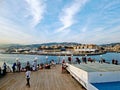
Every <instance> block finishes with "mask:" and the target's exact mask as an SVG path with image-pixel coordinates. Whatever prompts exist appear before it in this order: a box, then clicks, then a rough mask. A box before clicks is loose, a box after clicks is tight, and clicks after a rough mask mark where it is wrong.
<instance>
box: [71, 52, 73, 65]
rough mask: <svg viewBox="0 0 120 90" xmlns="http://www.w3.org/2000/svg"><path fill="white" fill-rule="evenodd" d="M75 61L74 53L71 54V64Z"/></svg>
mask: <svg viewBox="0 0 120 90" xmlns="http://www.w3.org/2000/svg"><path fill="white" fill-rule="evenodd" d="M72 63H73V54H71V64H72Z"/></svg>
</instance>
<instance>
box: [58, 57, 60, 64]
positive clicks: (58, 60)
mask: <svg viewBox="0 0 120 90" xmlns="http://www.w3.org/2000/svg"><path fill="white" fill-rule="evenodd" d="M58 64H60V56H58Z"/></svg>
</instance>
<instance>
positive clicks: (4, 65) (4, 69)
mask: <svg viewBox="0 0 120 90" xmlns="http://www.w3.org/2000/svg"><path fill="white" fill-rule="evenodd" d="M6 69H7V65H6V63H5V62H4V63H3V74H4V75H5V74H6Z"/></svg>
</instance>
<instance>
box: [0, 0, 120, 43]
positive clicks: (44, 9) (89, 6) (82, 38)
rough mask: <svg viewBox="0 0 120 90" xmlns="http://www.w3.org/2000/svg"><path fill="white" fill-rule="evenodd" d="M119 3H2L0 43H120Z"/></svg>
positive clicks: (63, 0) (78, 0) (96, 0)
mask: <svg viewBox="0 0 120 90" xmlns="http://www.w3.org/2000/svg"><path fill="white" fill-rule="evenodd" d="M119 38H120V0H0V44H9V43H10V44H11V43H12V44H14V43H15V44H37V43H38V44H41V43H49V42H77V43H83V44H89V43H94V44H106V43H115V42H120V39H119Z"/></svg>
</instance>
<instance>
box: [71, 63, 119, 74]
mask: <svg viewBox="0 0 120 90" xmlns="http://www.w3.org/2000/svg"><path fill="white" fill-rule="evenodd" d="M73 66H75V67H78V68H80V69H83V70H84V71H87V72H111V71H120V65H113V64H107V63H102V64H101V63H99V62H95V63H94V62H93V63H90V62H87V64H85V63H81V64H73Z"/></svg>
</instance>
